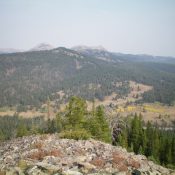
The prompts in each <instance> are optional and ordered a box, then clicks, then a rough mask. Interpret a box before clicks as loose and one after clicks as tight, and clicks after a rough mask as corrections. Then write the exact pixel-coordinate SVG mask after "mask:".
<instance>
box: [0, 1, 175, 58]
mask: <svg viewBox="0 0 175 175" xmlns="http://www.w3.org/2000/svg"><path fill="white" fill-rule="evenodd" d="M0 24H1V25H0V48H15V49H24V50H27V49H30V48H32V47H34V46H35V45H37V44H39V43H43V42H44V43H49V44H51V45H53V46H55V47H60V46H64V47H68V48H70V47H72V46H77V45H87V46H99V45H101V46H103V47H105V48H106V49H107V50H110V51H115V52H122V53H131V54H152V55H162V56H174V57H175V0H0Z"/></svg>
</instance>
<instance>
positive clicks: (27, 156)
mask: <svg viewBox="0 0 175 175" xmlns="http://www.w3.org/2000/svg"><path fill="white" fill-rule="evenodd" d="M134 173H135V174H136V175H137V174H139V173H141V175H148V174H149V175H154V174H155V175H170V174H171V175H174V174H172V173H173V172H172V171H170V170H169V169H167V168H164V167H162V166H159V165H156V164H154V163H153V162H151V161H148V160H147V158H146V157H145V156H142V155H135V154H134V153H128V152H127V151H126V149H123V148H121V147H116V146H112V145H110V144H106V143H102V142H100V141H95V140H86V141H84V140H79V141H75V140H68V139H60V138H59V137H58V135H57V134H53V135H36V136H28V137H23V138H18V139H14V140H10V141H7V142H3V143H1V145H0V175H5V174H6V175H7V174H9V175H10V174H20V175H23V174H27V175H46V174H50V175H51V174H55V175H63V174H65V175H66V174H67V175H82V174H89V175H90V174H91V175H135V174H134Z"/></svg>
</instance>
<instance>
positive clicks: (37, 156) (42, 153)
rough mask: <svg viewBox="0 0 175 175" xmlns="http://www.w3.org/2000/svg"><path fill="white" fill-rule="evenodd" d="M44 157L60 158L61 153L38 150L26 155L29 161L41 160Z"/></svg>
mask: <svg viewBox="0 0 175 175" xmlns="http://www.w3.org/2000/svg"><path fill="white" fill-rule="evenodd" d="M46 156H54V157H62V153H61V151H60V150H58V149H52V150H50V151H48V150H43V149H40V150H38V151H36V152H33V153H31V154H29V155H28V158H29V159H33V160H43V159H44V157H46Z"/></svg>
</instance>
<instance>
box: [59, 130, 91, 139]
mask: <svg viewBox="0 0 175 175" xmlns="http://www.w3.org/2000/svg"><path fill="white" fill-rule="evenodd" d="M59 136H60V138H66V139H74V140H87V139H89V138H91V134H89V133H88V132H87V131H86V130H85V129H79V130H73V131H72V130H65V131H62V132H61V133H60V134H59Z"/></svg>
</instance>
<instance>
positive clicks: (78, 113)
mask: <svg viewBox="0 0 175 175" xmlns="http://www.w3.org/2000/svg"><path fill="white" fill-rule="evenodd" d="M66 111H67V114H66V116H65V117H66V119H67V122H68V123H67V126H66V128H67V129H80V128H83V127H84V124H85V115H86V114H87V106H86V102H85V101H84V100H83V99H81V98H79V97H72V98H71V99H70V101H69V104H68V107H67V109H66Z"/></svg>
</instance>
